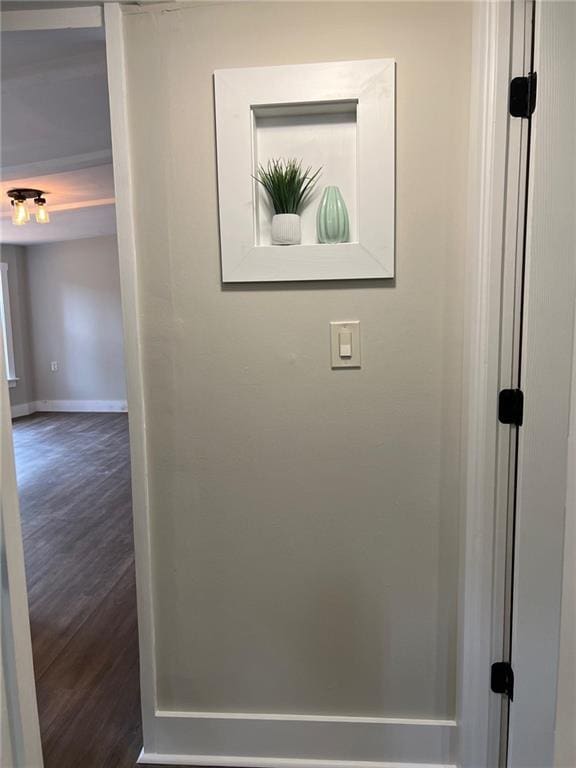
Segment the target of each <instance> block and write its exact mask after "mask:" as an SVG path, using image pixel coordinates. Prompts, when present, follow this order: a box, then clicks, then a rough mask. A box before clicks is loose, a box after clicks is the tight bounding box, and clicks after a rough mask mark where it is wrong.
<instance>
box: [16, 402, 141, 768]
mask: <svg viewBox="0 0 576 768" xmlns="http://www.w3.org/2000/svg"><path fill="white" fill-rule="evenodd" d="M14 444H15V453H16V466H17V474H18V487H19V495H20V509H21V518H22V533H23V539H24V551H25V559H26V573H27V582H28V597H29V604H30V617H31V626H32V642H33V653H34V668H35V675H36V684H37V690H38V707H39V715H40V727H41V732H42V746H43V751H44V759H45V766H46V768H79V767H80V766H82V768H128V767H130V768H131V767H132V766H133V765H135V762H136V759H137V756H138V753H139V751H140V748H141V744H142V742H141V725H140V703H139V682H138V634H137V625H136V594H135V583H134V578H135V577H134V551H133V534H132V509H131V491H130V456H129V441H128V419H127V416H126V414H125V413H122V414H120V413H118V414H115V413H114V414H111V413H102V414H96V413H37V414H34V415H33V416H29V417H25V418H21V419H17V420H16V421H14Z"/></svg>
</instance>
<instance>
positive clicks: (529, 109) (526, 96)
mask: <svg viewBox="0 0 576 768" xmlns="http://www.w3.org/2000/svg"><path fill="white" fill-rule="evenodd" d="M536 84H537V78H536V72H530V74H529V75H526V76H525V77H514V78H512V80H511V81H510V98H509V108H510V114H511V115H512V117H530V115H531V114H532V113H533V112H534V110H535V109H536Z"/></svg>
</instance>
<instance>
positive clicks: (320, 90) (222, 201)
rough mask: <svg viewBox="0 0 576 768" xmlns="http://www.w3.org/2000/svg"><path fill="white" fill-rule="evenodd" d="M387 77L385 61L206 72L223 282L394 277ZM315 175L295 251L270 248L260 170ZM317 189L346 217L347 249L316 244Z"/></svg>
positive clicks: (390, 83) (390, 76) (389, 63)
mask: <svg viewBox="0 0 576 768" xmlns="http://www.w3.org/2000/svg"><path fill="white" fill-rule="evenodd" d="M394 72H395V65H394V61H393V60H391V59H376V60H369V61H352V62H330V63H326V64H302V65H288V66H281V67H254V68H249V69H228V70H218V71H217V72H215V76H214V77H215V105H216V135H217V147H218V189H219V206H220V241H221V258H222V280H223V282H254V281H278V280H341V279H362V278H364V279H373V278H390V277H393V276H394V143H395V133H394V128H395V126H394ZM274 158H284V159H289V158H296V159H297V160H301V161H302V166H303V167H304V168H307V167H308V166H311V167H312V168H313V169H316V168H318V167H322V173H321V176H320V178H319V181H318V184H317V186H316V189H315V192H314V194H313V196H312V198H311V200H310V202H309V204H308V205H307V206H306V207H305V208H304V210H303V211H302V214H301V227H302V239H301V244H300V245H289V246H282V245H273V244H272V240H271V222H272V215H273V210H272V207H271V205H270V202H269V199H268V196H267V194H266V192H265V191H264V190H263V188H262V187H261V185H260V184H258V183H257V182H256V181H255V180H254V176H255V175H256V173H257V169H258V167H259V165H260V164H263V165H266V163H267V162H268V160H270V159H274ZM326 186H337V187H338V188H339V189H340V192H341V193H342V196H343V198H344V200H345V203H346V207H347V209H348V215H349V220H350V232H349V238H348V241H347V242H344V243H338V244H325V243H319V242H318V239H317V234H316V214H317V210H318V205H319V203H320V199H321V196H322V192H323V190H324V188H325V187H326Z"/></svg>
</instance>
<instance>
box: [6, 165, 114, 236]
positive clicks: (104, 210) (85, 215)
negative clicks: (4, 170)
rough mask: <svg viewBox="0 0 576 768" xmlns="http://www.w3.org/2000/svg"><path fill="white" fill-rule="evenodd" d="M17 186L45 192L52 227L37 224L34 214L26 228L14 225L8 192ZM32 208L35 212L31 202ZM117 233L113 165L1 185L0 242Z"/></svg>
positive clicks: (34, 177)
mask: <svg viewBox="0 0 576 768" xmlns="http://www.w3.org/2000/svg"><path fill="white" fill-rule="evenodd" d="M15 186H16V187H26V188H31V189H41V190H42V191H44V192H45V193H46V196H47V200H49V202H50V205H49V213H50V223H49V224H37V223H36V221H35V220H34V217H33V215H31V217H30V222H29V223H28V224H25V225H24V226H20V227H17V226H14V225H13V224H12V209H11V205H10V200H9V198H8V196H7V195H6V192H7V190H9V189H11V188H12V187H15ZM29 208H30V211H31V213H32V211H33V209H34V204H33V203H32V201H30V203H29ZM115 231H116V219H115V206H114V178H113V174H112V165H100V166H98V167H94V168H83V169H79V170H76V171H66V172H64V173H55V174H49V175H47V176H33V177H30V178H23V179H18V180H8V181H2V183H0V241H1V242H3V243H13V244H17V245H30V244H33V243H51V242H58V241H60V240H76V239H78V238H81V237H96V236H97V235H111V234H113V233H114V232H115Z"/></svg>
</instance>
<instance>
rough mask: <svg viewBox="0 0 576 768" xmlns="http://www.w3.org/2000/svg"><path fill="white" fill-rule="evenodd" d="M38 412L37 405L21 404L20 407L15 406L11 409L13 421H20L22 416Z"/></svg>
mask: <svg viewBox="0 0 576 768" xmlns="http://www.w3.org/2000/svg"><path fill="white" fill-rule="evenodd" d="M35 411H36V403H20V404H19V405H13V406H11V408H10V413H11V415H12V418H13V419H18V418H19V417H20V416H29V415H30V414H31V413H34V412H35Z"/></svg>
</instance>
